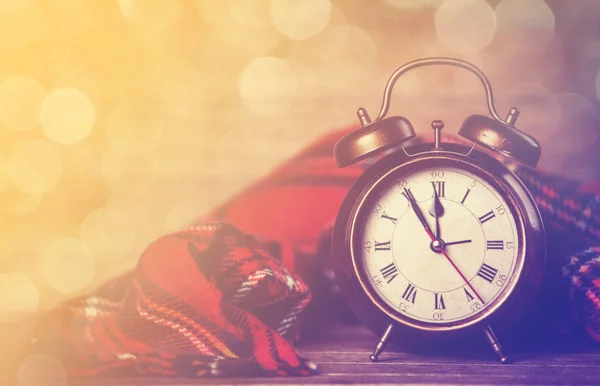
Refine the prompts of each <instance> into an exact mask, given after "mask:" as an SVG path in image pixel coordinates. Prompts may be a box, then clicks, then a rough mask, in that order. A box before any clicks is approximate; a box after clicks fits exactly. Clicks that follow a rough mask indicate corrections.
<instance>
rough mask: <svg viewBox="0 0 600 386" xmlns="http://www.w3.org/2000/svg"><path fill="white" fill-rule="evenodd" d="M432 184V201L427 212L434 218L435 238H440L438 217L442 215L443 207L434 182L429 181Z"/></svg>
mask: <svg viewBox="0 0 600 386" xmlns="http://www.w3.org/2000/svg"><path fill="white" fill-rule="evenodd" d="M431 185H432V186H433V197H434V198H433V202H432V203H431V208H429V214H430V215H431V216H433V217H434V218H435V238H436V239H438V240H439V239H440V217H441V216H443V215H444V207H443V206H442V202H441V201H440V198H439V197H438V193H437V190H436V189H435V183H434V182H433V181H431Z"/></svg>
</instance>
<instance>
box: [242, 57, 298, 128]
mask: <svg viewBox="0 0 600 386" xmlns="http://www.w3.org/2000/svg"><path fill="white" fill-rule="evenodd" d="M297 87H298V80H297V78H296V74H294V72H293V71H292V70H291V68H290V67H289V66H288V65H287V64H286V63H285V62H284V61H282V60H281V59H278V58H275V57H266V58H258V59H254V60H253V61H252V62H250V63H249V64H248V65H247V66H246V68H244V70H243V71H242V74H241V75H240V78H239V80H238V88H239V90H240V96H241V97H242V102H243V103H244V106H246V108H247V109H248V110H250V111H252V112H253V113H254V114H256V115H266V116H273V115H281V114H284V113H285V112H286V111H287V109H289V108H290V107H291V104H292V98H293V97H294V94H295V92H296V89H297Z"/></svg>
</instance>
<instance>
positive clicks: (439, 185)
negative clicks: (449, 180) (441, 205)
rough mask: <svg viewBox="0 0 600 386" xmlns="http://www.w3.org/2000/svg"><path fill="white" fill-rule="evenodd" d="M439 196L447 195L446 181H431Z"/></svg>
mask: <svg viewBox="0 0 600 386" xmlns="http://www.w3.org/2000/svg"><path fill="white" fill-rule="evenodd" d="M431 185H433V189H435V192H436V193H437V196H438V197H446V181H431Z"/></svg>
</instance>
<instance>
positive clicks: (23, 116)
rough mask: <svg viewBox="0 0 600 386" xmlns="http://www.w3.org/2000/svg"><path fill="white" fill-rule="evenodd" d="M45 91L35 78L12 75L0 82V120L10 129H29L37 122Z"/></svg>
mask: <svg viewBox="0 0 600 386" xmlns="http://www.w3.org/2000/svg"><path fill="white" fill-rule="evenodd" d="M46 94H47V91H46V89H45V88H44V86H42V85H41V84H40V82H38V81H37V80H36V79H34V78H31V77H27V76H12V77H9V78H6V79H4V80H3V81H2V83H0V122H2V123H3V124H4V125H5V126H6V127H8V128H9V129H11V130H18V131H23V130H30V129H33V128H35V127H36V126H37V125H38V124H39V122H40V117H39V111H40V106H41V105H42V101H43V100H44V98H45V97H46Z"/></svg>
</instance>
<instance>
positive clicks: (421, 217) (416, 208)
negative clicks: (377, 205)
mask: <svg viewBox="0 0 600 386" xmlns="http://www.w3.org/2000/svg"><path fill="white" fill-rule="evenodd" d="M404 193H405V196H406V198H407V200H408V202H409V203H410V206H411V208H412V210H413V211H414V212H415V215H416V216H417V218H418V219H419V221H420V222H421V224H422V225H423V228H424V229H425V232H427V235H428V236H429V238H430V239H431V241H436V238H435V236H434V235H433V232H431V228H430V227H429V224H427V219H426V218H425V216H424V215H423V211H422V210H421V208H419V205H418V204H417V200H415V198H414V197H413V195H412V193H411V192H410V191H409V190H408V189H406V188H404ZM440 252H441V254H442V255H444V257H445V258H446V260H448V262H450V265H452V267H453V268H454V270H455V271H456V272H458V274H459V275H460V277H461V278H462V279H463V280H464V282H465V283H466V284H467V285H468V286H469V288H470V289H471V291H473V293H474V294H475V296H477V298H478V299H479V300H480V301H481V303H482V304H485V302H484V301H483V298H482V297H481V295H479V293H478V292H477V290H475V288H473V286H472V285H471V283H469V280H467V278H466V277H465V275H463V273H462V272H461V271H460V269H459V268H458V266H457V265H456V264H454V261H452V259H451V258H450V256H448V253H446V250H445V249H441V250H440Z"/></svg>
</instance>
